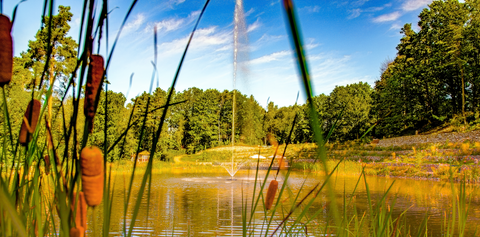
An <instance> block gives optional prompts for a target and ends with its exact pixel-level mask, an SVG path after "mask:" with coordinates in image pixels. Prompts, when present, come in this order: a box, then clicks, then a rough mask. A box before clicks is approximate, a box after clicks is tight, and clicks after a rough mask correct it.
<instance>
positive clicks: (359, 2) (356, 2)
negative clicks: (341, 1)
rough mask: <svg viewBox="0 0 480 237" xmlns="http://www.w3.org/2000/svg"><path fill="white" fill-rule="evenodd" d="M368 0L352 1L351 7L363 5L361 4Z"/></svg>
mask: <svg viewBox="0 0 480 237" xmlns="http://www.w3.org/2000/svg"><path fill="white" fill-rule="evenodd" d="M368 1H369V0H357V1H355V2H352V4H351V6H353V7H360V6H363V4H365V3H366V2H368Z"/></svg>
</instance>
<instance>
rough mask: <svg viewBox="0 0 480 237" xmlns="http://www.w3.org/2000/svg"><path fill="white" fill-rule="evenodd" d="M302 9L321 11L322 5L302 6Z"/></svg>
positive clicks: (310, 11)
mask: <svg viewBox="0 0 480 237" xmlns="http://www.w3.org/2000/svg"><path fill="white" fill-rule="evenodd" d="M301 10H305V11H307V12H309V13H312V12H319V11H320V7H319V6H306V7H304V8H302V9H301Z"/></svg>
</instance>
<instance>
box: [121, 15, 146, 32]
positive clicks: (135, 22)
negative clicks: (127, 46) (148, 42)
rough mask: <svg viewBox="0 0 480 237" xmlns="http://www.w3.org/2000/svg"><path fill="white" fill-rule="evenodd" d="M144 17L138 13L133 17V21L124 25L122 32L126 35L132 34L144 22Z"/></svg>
mask: <svg viewBox="0 0 480 237" xmlns="http://www.w3.org/2000/svg"><path fill="white" fill-rule="evenodd" d="M145 19H146V17H145V15H144V14H142V13H139V14H137V15H136V16H135V19H134V20H133V21H131V22H128V23H127V24H125V27H123V32H124V34H128V33H130V32H134V31H136V30H138V28H140V26H141V25H143V23H144V22H145Z"/></svg>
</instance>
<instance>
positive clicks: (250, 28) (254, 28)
mask: <svg viewBox="0 0 480 237" xmlns="http://www.w3.org/2000/svg"><path fill="white" fill-rule="evenodd" d="M261 25H262V24H261V23H260V18H257V20H256V21H255V22H253V24H251V25H249V26H248V27H247V32H251V31H254V30H256V29H258V28H259V27H260V26H261Z"/></svg>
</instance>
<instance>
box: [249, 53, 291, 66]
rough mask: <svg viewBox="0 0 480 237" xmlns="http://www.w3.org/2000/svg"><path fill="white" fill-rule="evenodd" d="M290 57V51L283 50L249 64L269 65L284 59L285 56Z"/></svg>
mask: <svg viewBox="0 0 480 237" xmlns="http://www.w3.org/2000/svg"><path fill="white" fill-rule="evenodd" d="M287 55H290V51H287V50H283V51H280V52H275V53H272V54H269V55H265V56H262V57H259V58H256V59H253V60H251V61H250V64H262V63H269V62H272V61H279V60H280V59H282V58H284V57H285V56H287Z"/></svg>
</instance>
